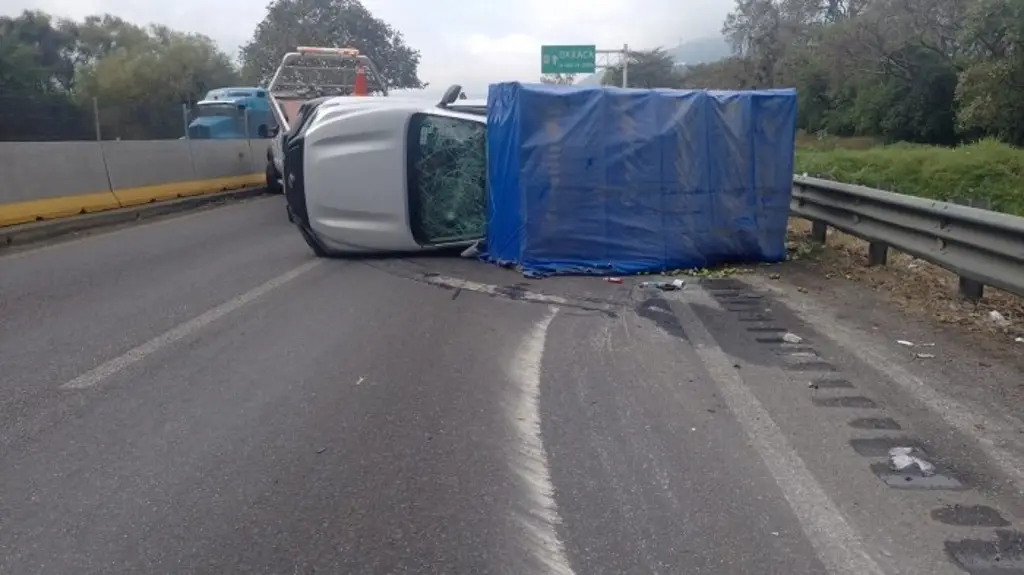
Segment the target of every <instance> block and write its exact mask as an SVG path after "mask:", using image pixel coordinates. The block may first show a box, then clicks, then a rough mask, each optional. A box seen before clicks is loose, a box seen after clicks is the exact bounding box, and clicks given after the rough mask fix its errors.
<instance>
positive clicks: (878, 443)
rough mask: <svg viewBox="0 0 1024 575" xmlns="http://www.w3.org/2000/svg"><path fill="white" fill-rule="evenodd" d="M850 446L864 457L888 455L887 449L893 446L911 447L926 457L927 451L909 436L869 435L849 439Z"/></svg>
mask: <svg viewBox="0 0 1024 575" xmlns="http://www.w3.org/2000/svg"><path fill="white" fill-rule="evenodd" d="M850 447H852V448H853V450H854V451H856V452H857V455H863V456H864V457H888V456H889V450H890V449H892V448H893V447H913V448H915V449H918V450H920V451H921V452H922V453H924V454H925V458H926V459H927V454H928V451H927V450H925V448H924V446H923V445H921V442H920V441H918V440H916V439H911V438H909V437H869V438H857V439H851V440H850Z"/></svg>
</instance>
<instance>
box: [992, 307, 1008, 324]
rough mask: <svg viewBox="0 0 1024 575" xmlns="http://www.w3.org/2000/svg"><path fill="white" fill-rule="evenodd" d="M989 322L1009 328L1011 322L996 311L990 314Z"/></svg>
mask: <svg viewBox="0 0 1024 575" xmlns="http://www.w3.org/2000/svg"><path fill="white" fill-rule="evenodd" d="M988 320H989V321H990V322H992V323H994V324H996V325H997V326H999V327H1009V326H1010V320H1008V319H1006V318H1005V317H1003V314H1001V313H999V312H997V311H996V310H992V311H990V312H988Z"/></svg>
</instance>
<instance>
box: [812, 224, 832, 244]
mask: <svg viewBox="0 0 1024 575" xmlns="http://www.w3.org/2000/svg"><path fill="white" fill-rule="evenodd" d="M827 238H828V224H826V223H825V222H817V221H814V222H811V240H813V241H815V242H818V243H819V244H823V243H825V240H826V239H827Z"/></svg>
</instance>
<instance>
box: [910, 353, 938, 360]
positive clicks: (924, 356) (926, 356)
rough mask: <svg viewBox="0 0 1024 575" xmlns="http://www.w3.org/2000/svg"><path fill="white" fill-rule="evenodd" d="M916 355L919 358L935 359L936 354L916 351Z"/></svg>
mask: <svg viewBox="0 0 1024 575" xmlns="http://www.w3.org/2000/svg"><path fill="white" fill-rule="evenodd" d="M914 357H916V358H917V359H935V355H934V354H931V353H915V354H914Z"/></svg>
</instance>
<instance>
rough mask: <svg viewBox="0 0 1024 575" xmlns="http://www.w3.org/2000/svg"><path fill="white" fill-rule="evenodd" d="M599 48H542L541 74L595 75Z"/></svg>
mask: <svg viewBox="0 0 1024 575" xmlns="http://www.w3.org/2000/svg"><path fill="white" fill-rule="evenodd" d="M595 70H597V46H593V45H591V46H541V47H540V73H541V74H593V73H594V71H595Z"/></svg>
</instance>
